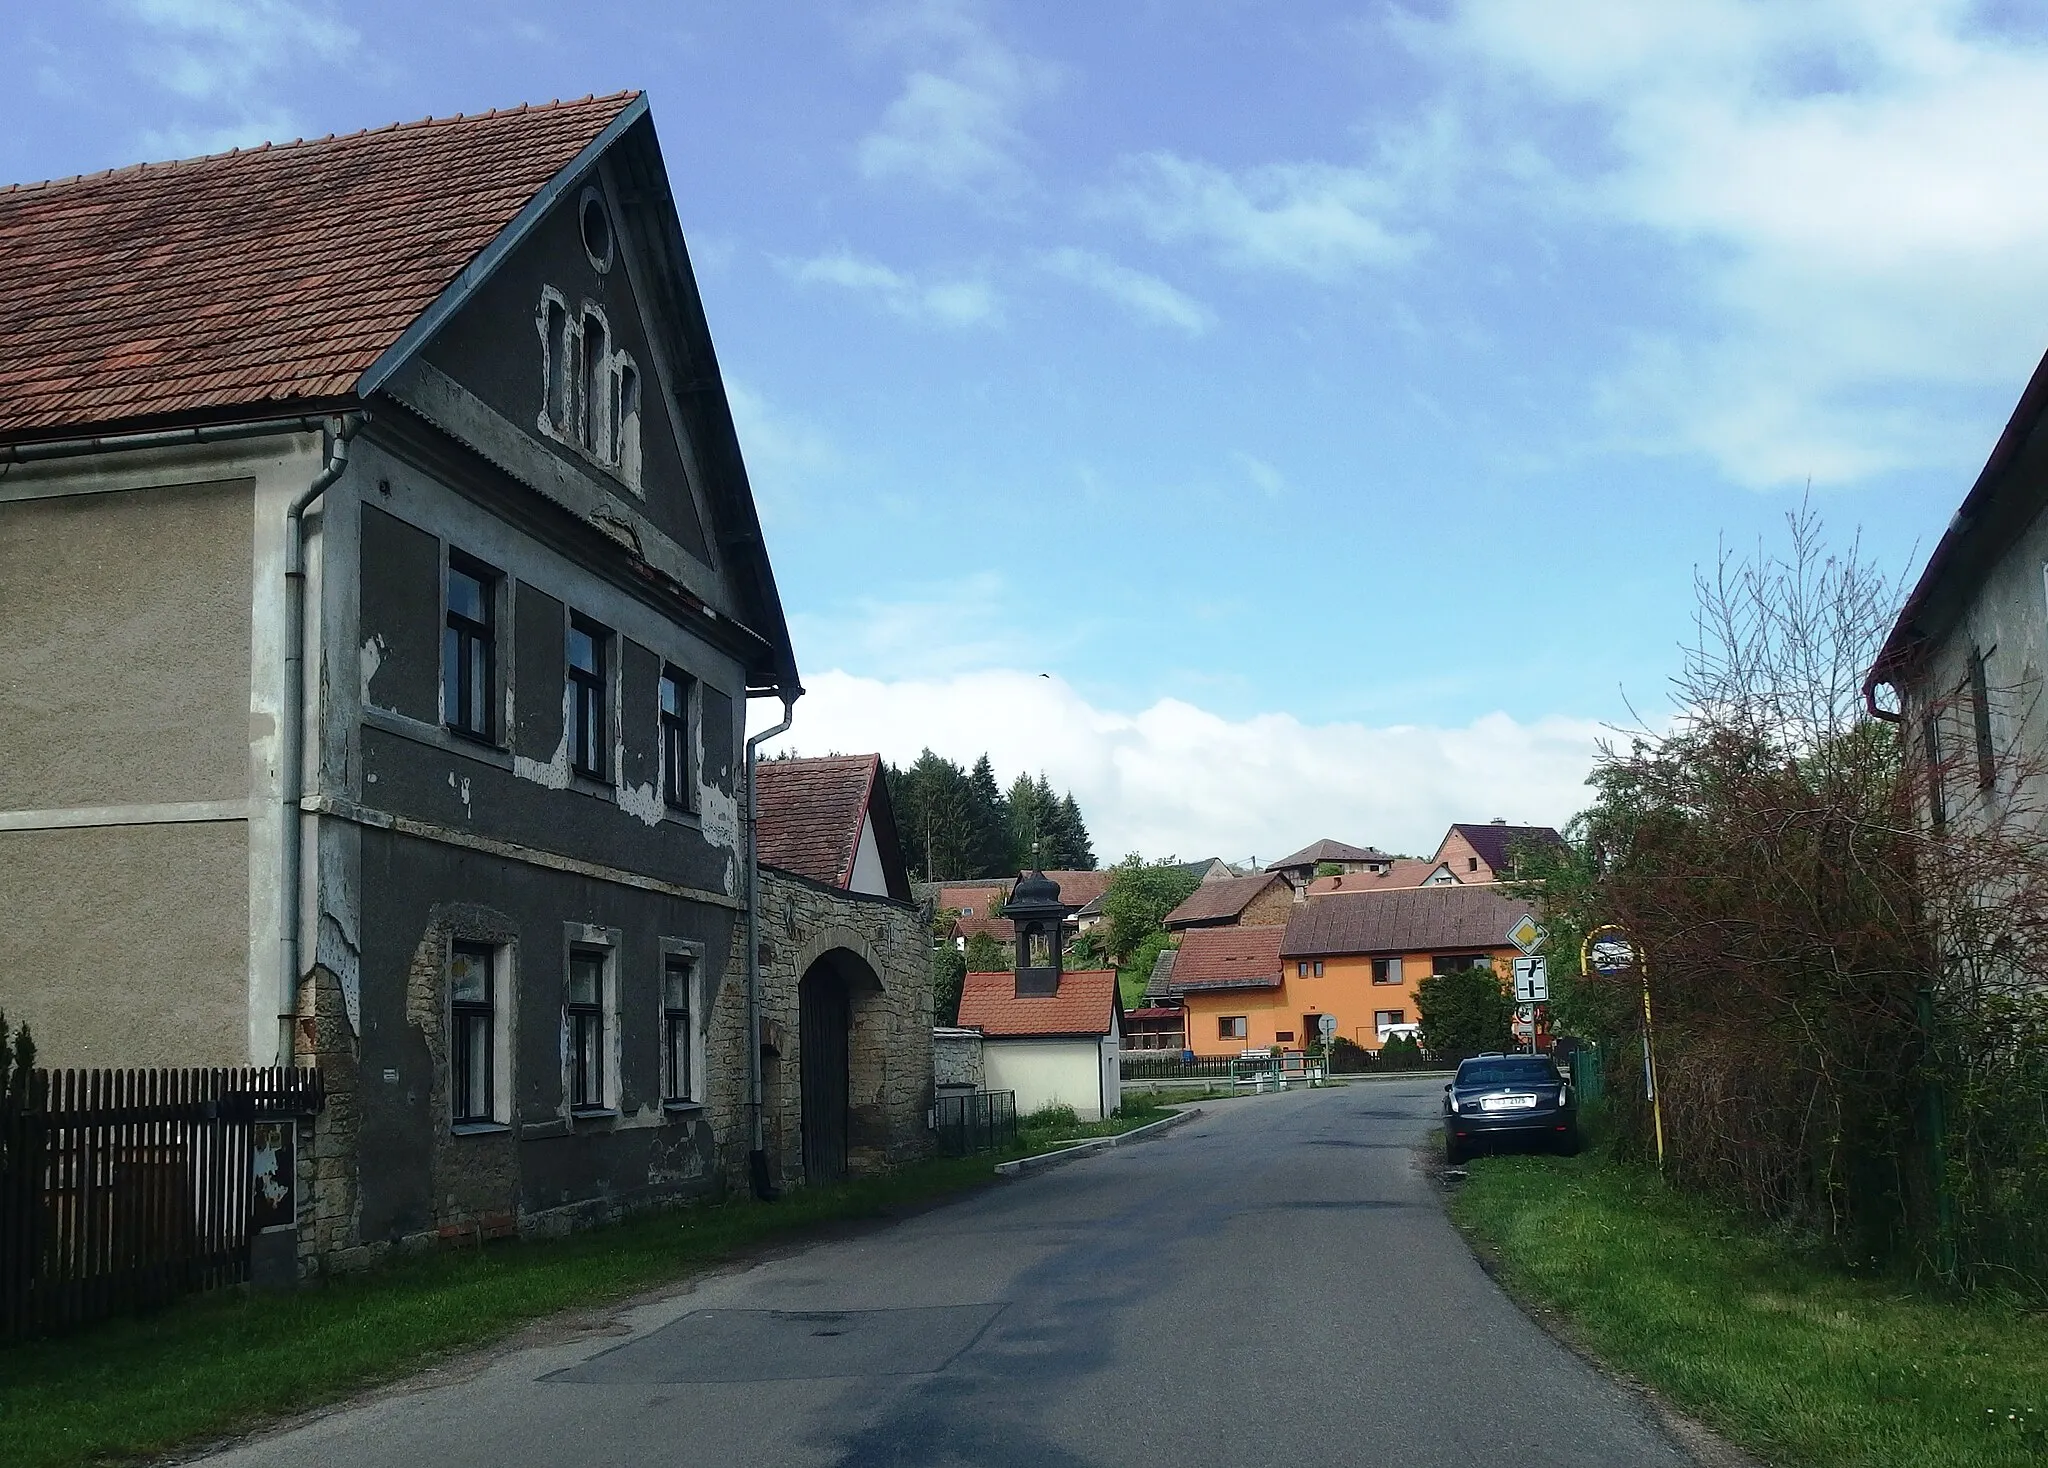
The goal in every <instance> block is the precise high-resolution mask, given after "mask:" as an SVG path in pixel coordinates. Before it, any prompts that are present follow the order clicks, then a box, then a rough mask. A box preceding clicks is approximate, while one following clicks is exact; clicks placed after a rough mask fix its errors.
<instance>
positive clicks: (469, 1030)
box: [448, 943, 498, 1126]
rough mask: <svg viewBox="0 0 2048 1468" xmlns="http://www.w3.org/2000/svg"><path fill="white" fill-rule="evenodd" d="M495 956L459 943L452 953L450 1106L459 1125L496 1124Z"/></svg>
mask: <svg viewBox="0 0 2048 1468" xmlns="http://www.w3.org/2000/svg"><path fill="white" fill-rule="evenodd" d="M497 1004H498V983H497V955H496V954H495V953H493V952H492V950H491V949H489V948H487V947H484V946H482V945H479V944H474V943H457V944H456V945H455V947H454V949H453V950H452V951H451V952H450V953H449V955H448V1108H449V1113H450V1116H451V1119H452V1120H453V1121H454V1122H455V1124H456V1125H457V1126H462V1125H464V1124H474V1123H477V1122H488V1121H493V1120H496V1104H495V1103H496V1098H497V1094H498V1078H497V1054H496V1051H497Z"/></svg>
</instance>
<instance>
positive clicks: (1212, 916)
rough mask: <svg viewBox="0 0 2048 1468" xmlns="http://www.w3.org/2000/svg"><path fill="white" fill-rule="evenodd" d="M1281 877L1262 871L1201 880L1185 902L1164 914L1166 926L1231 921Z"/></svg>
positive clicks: (1181, 926)
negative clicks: (1210, 880)
mask: <svg viewBox="0 0 2048 1468" xmlns="http://www.w3.org/2000/svg"><path fill="white" fill-rule="evenodd" d="M1283 880H1285V879H1284V878H1282V877H1281V875H1280V874H1279V873H1278V872H1263V873H1261V874H1260V875H1258V876H1255V877H1226V878H1223V879H1222V880H1219V881H1215V882H1204V883H1203V884H1202V885H1201V886H1199V887H1197V888H1196V889H1195V890H1194V894H1193V895H1192V896H1191V897H1189V898H1188V900H1187V901H1186V902H1183V903H1182V904H1181V905H1180V906H1179V907H1176V908H1175V909H1174V910H1173V911H1172V912H1170V913H1168V914H1167V915H1166V926H1167V927H1169V928H1185V927H1189V926H1191V925H1194V924H1197V923H1220V922H1233V921H1235V920H1236V918H1237V917H1238V915H1239V914H1240V913H1242V912H1243V911H1244V910H1245V908H1246V907H1247V906H1248V905H1249V904H1250V902H1251V900H1252V899H1253V898H1254V897H1256V896H1258V895H1259V894H1260V893H1261V892H1263V891H1265V890H1266V889H1267V888H1268V887H1270V886H1272V885H1273V884H1274V883H1275V882H1279V881H1283Z"/></svg>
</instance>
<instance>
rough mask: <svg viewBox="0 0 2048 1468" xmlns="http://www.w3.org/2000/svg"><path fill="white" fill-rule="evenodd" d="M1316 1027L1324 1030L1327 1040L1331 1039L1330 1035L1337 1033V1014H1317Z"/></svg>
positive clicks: (1324, 1036)
mask: <svg viewBox="0 0 2048 1468" xmlns="http://www.w3.org/2000/svg"><path fill="white" fill-rule="evenodd" d="M1316 1028H1317V1029H1319V1030H1321V1031H1322V1032H1323V1038H1324V1039H1325V1040H1327V1039H1329V1038H1330V1036H1332V1035H1334V1034H1336V1033H1337V1016H1336V1015H1334V1014H1319V1015H1317V1016H1316Z"/></svg>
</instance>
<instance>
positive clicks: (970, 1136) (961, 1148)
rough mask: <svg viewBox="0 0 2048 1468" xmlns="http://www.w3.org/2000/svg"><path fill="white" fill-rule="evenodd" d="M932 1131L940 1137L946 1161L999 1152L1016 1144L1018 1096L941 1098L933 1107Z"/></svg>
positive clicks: (985, 1094) (989, 1093)
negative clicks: (982, 1153)
mask: <svg viewBox="0 0 2048 1468" xmlns="http://www.w3.org/2000/svg"><path fill="white" fill-rule="evenodd" d="M932 1129H933V1130H934V1131H936V1132H937V1133H938V1134H939V1151H940V1152H942V1153H944V1154H945V1155H946V1156H948V1157H967V1156H971V1155H972V1154H974V1153H976V1152H1000V1151H1002V1150H1003V1149H1004V1148H1006V1147H1009V1146H1012V1145H1014V1144H1015V1143H1016V1140H1017V1093H1016V1092H1015V1091H977V1092H975V1093H974V1094H973V1095H970V1096H941V1097H939V1098H938V1101H937V1103H936V1104H935V1105H934V1106H933V1107H932Z"/></svg>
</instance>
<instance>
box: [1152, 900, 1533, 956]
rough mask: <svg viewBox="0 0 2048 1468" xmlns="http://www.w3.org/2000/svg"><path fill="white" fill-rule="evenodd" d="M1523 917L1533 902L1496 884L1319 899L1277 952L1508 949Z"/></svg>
mask: <svg viewBox="0 0 2048 1468" xmlns="http://www.w3.org/2000/svg"><path fill="white" fill-rule="evenodd" d="M1525 913H1533V909H1532V908H1531V906H1530V904H1528V903H1526V902H1520V901H1517V900H1515V899H1514V898H1511V897H1508V896H1506V895H1505V894H1504V892H1503V890H1502V889H1501V887H1499V886H1498V885H1496V884H1494V883H1480V884H1476V885H1470V886H1450V887H1408V888H1401V889H1397V890H1394V891H1389V892H1359V893H1355V894H1354V893H1339V894H1335V895H1332V896H1329V897H1318V898H1317V899H1316V900H1315V901H1313V902H1310V903H1307V904H1306V905H1304V906H1302V907H1300V908H1298V909H1296V911H1295V914H1294V916H1293V917H1292V918H1290V919H1289V920H1288V923H1287V927H1286V929H1285V930H1284V931H1285V932H1286V935H1287V936H1286V939H1285V941H1284V942H1283V943H1282V944H1281V945H1280V952H1281V954H1282V956H1284V957H1287V958H1310V957H1329V956H1334V955H1339V954H1364V953H1428V952H1431V951H1432V950H1434V951H1436V952H1440V953H1443V952H1464V953H1469V952H1474V951H1477V950H1481V949H1484V950H1498V949H1502V948H1507V947H1509V946H1510V944H1509V942H1508V929H1509V928H1512V927H1513V926H1514V925H1515V923H1516V921H1517V920H1519V919H1520V918H1521V917H1522V916H1523V915H1524V914H1525ZM1197 931H1198V932H1203V933H1208V932H1225V933H1227V932H1232V931H1243V932H1259V931H1262V930H1261V929H1257V928H1252V929H1230V928H1215V929H1209V928H1203V929H1198V930H1197ZM1263 931H1268V932H1270V931H1272V930H1271V929H1265V930H1263ZM1189 936H1190V937H1193V936H1194V934H1190V935H1189Z"/></svg>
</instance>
